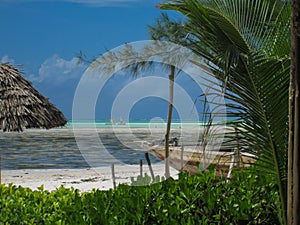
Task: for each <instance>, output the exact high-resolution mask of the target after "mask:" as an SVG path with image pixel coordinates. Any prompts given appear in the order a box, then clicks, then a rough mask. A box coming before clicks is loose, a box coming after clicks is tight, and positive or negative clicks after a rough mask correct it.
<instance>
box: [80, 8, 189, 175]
mask: <svg viewBox="0 0 300 225" xmlns="http://www.w3.org/2000/svg"><path fill="white" fill-rule="evenodd" d="M182 26H183V25H182V22H181V21H173V20H171V19H170V18H169V17H168V16H167V14H165V13H162V14H161V17H160V18H158V19H157V21H156V24H154V25H150V26H149V35H150V38H151V39H152V40H153V41H154V43H153V44H152V45H151V46H147V45H146V46H144V48H143V49H142V50H141V49H138V50H137V49H135V48H134V46H131V45H130V44H125V48H122V49H121V50H120V51H118V52H117V53H116V54H115V52H107V53H106V54H104V55H102V56H101V57H99V58H98V59H96V60H93V61H92V63H91V61H89V60H86V59H85V57H84V56H83V54H82V53H81V52H80V54H79V55H78V58H79V62H82V61H86V62H89V63H91V67H94V68H97V69H99V70H100V68H101V70H102V74H109V73H111V72H112V71H114V70H115V69H116V65H119V64H118V63H121V64H122V65H125V66H124V67H122V68H123V69H125V70H127V71H129V73H131V74H132V75H133V76H134V77H135V76H137V75H138V74H140V73H141V72H143V71H147V70H149V69H151V68H153V67H155V66H156V65H157V64H156V63H155V62H153V61H152V60H151V59H152V58H153V57H154V56H155V55H153V52H156V53H157V55H159V57H160V58H162V63H160V67H162V68H163V69H164V70H165V71H168V72H169V76H168V78H169V105H168V115H167V126H166V133H165V177H166V178H169V177H170V166H169V139H170V130H171V123H172V112H173V98H174V80H175V76H176V74H178V73H179V72H180V71H179V70H177V69H176V67H175V65H174V64H177V65H180V60H183V61H184V62H185V58H183V57H181V58H183V59H181V58H180V56H176V54H175V53H174V52H175V51H176V50H171V51H174V52H173V54H172V55H173V57H171V56H170V54H171V53H170V52H169V54H168V50H166V48H168V44H166V45H164V42H165V41H167V42H172V43H176V44H180V45H183V44H184V43H187V38H186V37H187V33H185V32H184V30H183V29H182ZM155 41H157V42H155ZM185 45H186V44H185ZM153 47H154V48H155V49H153ZM179 47H180V46H179ZM154 54H155V53H154ZM175 61H176V62H175Z"/></svg>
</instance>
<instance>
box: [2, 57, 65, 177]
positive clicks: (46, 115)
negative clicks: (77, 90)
mask: <svg viewBox="0 0 300 225" xmlns="http://www.w3.org/2000/svg"><path fill="white" fill-rule="evenodd" d="M66 123H67V120H66V118H65V117H64V115H63V114H62V112H61V111H59V110H58V109H57V108H56V107H55V106H54V105H53V104H51V103H50V102H49V100H48V99H46V98H45V97H44V96H42V95H41V94H40V93H39V92H38V91H37V90H36V89H34V87H33V86H32V85H31V83H30V82H29V81H27V80H26V79H25V78H23V76H22V74H21V73H20V72H19V71H18V70H17V69H16V68H14V67H13V66H11V65H9V64H6V63H1V62H0V130H3V131H18V132H19V131H23V129H24V128H46V129H50V128H53V127H59V126H63V125H65V124H66ZM0 183H1V155H0Z"/></svg>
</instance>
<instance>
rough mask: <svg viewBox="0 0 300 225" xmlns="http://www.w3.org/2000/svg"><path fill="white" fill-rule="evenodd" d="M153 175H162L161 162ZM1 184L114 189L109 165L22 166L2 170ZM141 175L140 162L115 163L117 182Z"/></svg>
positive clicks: (54, 187) (123, 181)
mask: <svg viewBox="0 0 300 225" xmlns="http://www.w3.org/2000/svg"><path fill="white" fill-rule="evenodd" d="M152 168H153V172H154V175H155V176H156V175H159V176H163V175H164V165H163V164H159V165H152ZM1 173H2V183H3V184H6V185H8V184H10V183H12V184H15V185H17V186H19V185H21V186H23V187H29V188H31V189H33V190H36V189H37V188H38V187H40V186H41V185H44V189H45V190H49V191H52V190H55V189H57V188H59V187H60V186H61V185H63V186H64V187H66V188H71V187H74V188H75V189H79V190H80V191H81V192H87V191H91V190H93V189H100V190H108V189H110V188H113V181H112V169H111V167H99V168H88V169H24V170H3V171H1ZM144 173H147V174H148V175H149V176H150V171H149V167H148V165H143V174H144ZM139 174H140V167H139V165H133V166H130V165H115V181H116V184H117V185H118V184H120V183H127V184H130V183H131V177H134V178H136V177H137V176H138V175H139ZM177 174H178V171H176V170H175V169H172V168H171V176H172V177H173V178H177Z"/></svg>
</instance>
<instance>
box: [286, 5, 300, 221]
mask: <svg viewBox="0 0 300 225" xmlns="http://www.w3.org/2000/svg"><path fill="white" fill-rule="evenodd" d="M292 9H293V10H292V21H291V25H292V26H291V37H292V38H291V40H292V48H291V77H290V106H289V109H290V112H289V125H290V128H289V148H288V210H287V211H288V216H287V218H288V224H292V225H294V224H295V225H296V224H299V223H300V217H299V210H300V206H299V197H300V196H299V192H300V190H299V187H300V186H299V182H300V166H299V161H300V154H299V153H300V149H299V127H300V126H299V118H300V114H299V102H300V99H299V91H300V90H299V88H300V65H299V62H300V44H299V43H300V38H299V33H300V26H299V23H300V18H299V16H298V15H299V13H300V1H299V0H294V1H292Z"/></svg>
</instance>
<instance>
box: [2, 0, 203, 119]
mask: <svg viewBox="0 0 300 225" xmlns="http://www.w3.org/2000/svg"><path fill="white" fill-rule="evenodd" d="M158 4H159V1H158V0H0V12H1V13H0V27H1V29H2V32H1V35H0V61H2V62H10V63H12V64H13V65H15V66H17V67H18V68H19V69H20V70H21V71H22V72H23V73H24V76H25V78H27V79H28V80H30V81H31V82H32V83H33V85H34V87H36V88H37V89H38V90H39V91H40V92H41V93H42V94H43V95H45V96H46V97H47V98H49V99H50V101H51V102H52V103H54V104H55V105H56V106H57V107H58V108H59V109H61V110H62V111H63V113H64V114H65V116H66V117H67V118H68V119H71V118H72V102H73V96H74V92H75V90H76V87H77V85H78V82H79V80H80V78H81V76H82V75H83V73H84V70H85V68H86V67H85V65H83V64H81V65H78V64H77V58H76V56H77V55H78V53H79V52H80V51H82V52H83V53H84V54H85V55H86V56H87V58H90V59H92V58H94V57H97V56H98V55H99V54H102V53H104V52H105V51H106V50H109V49H112V48H115V47H117V46H119V45H123V44H124V43H129V42H133V41H140V40H147V39H149V37H148V30H147V25H151V24H153V23H154V22H155V20H156V19H157V18H158V17H159V15H160V13H161V11H160V10H158V9H157V8H156V6H157V5H158ZM170 16H171V17H176V16H177V14H175V13H171V14H170ZM118 79H119V80H118ZM131 80H132V78H130V77H129V76H123V77H120V78H115V79H114V80H112V81H111V82H110V84H108V85H107V88H106V92H104V94H103V99H104V100H103V99H102V100H99V101H100V102H101V104H103V102H104V104H107V105H108V107H107V108H103V107H102V108H101V110H100V112H99V113H98V115H97V116H96V118H97V119H109V117H110V109H109V108H110V107H109V105H111V102H113V99H114V98H115V95H116V94H117V92H118V90H120V89H121V88H122V87H121V86H122V84H126V83H128V82H130V81H131ZM182 82H183V84H185V85H186V87H191V90H194V93H193V95H194V96H196V95H198V91H199V90H197V88H196V87H195V86H193V84H191V82H190V81H189V79H188V78H186V79H182ZM195 90H197V91H195ZM146 100H147V99H146ZM146 100H145V102H144V105H143V102H141V103H139V104H137V105H136V107H135V108H134V109H132V118H135V119H138V118H139V119H144V118H146V119H150V118H152V117H156V116H157V117H165V115H166V111H167V108H166V107H164V106H166V102H164V101H162V100H158V99H156V101H155V100H154V99H150V100H149V99H148V100H149V101H146ZM175 117H176V113H175ZM83 119H84V118H83ZM85 119H88V118H85Z"/></svg>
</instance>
